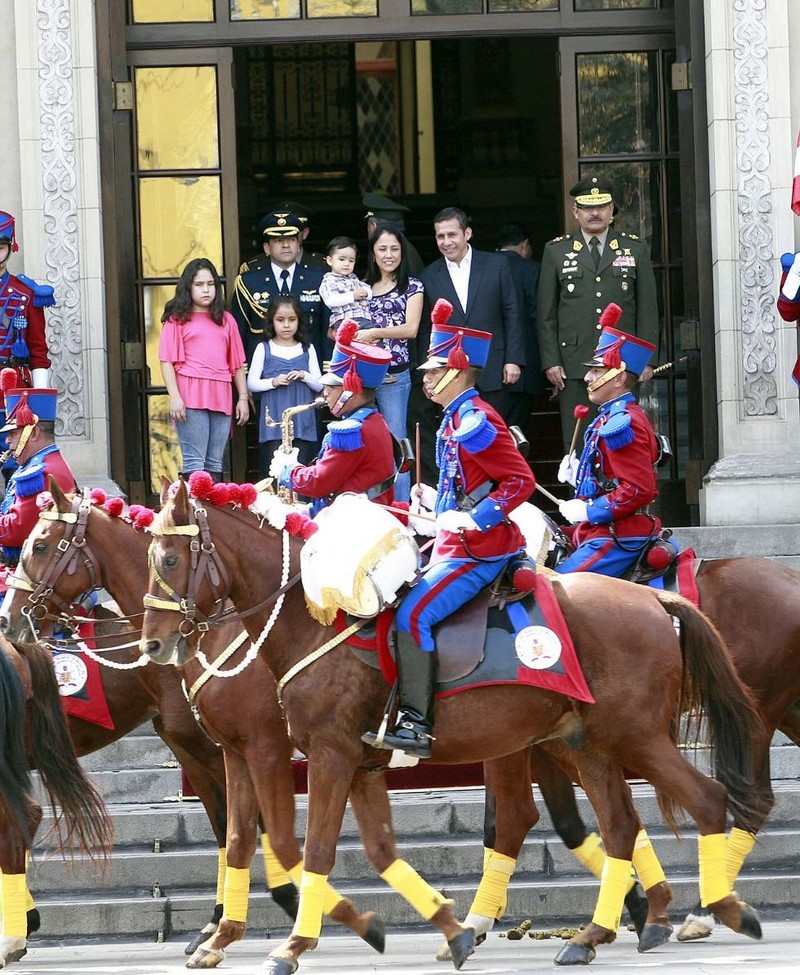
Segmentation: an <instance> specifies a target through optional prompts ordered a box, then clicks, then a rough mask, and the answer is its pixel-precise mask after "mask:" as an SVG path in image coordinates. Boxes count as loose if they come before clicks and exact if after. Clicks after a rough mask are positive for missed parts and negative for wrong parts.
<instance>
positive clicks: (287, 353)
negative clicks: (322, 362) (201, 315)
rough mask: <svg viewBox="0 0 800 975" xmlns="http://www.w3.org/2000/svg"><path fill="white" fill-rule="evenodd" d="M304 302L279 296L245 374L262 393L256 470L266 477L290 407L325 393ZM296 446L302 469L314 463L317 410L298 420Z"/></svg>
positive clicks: (250, 384)
mask: <svg viewBox="0 0 800 975" xmlns="http://www.w3.org/2000/svg"><path fill="white" fill-rule="evenodd" d="M302 319H303V311H302V308H301V306H300V300H299V299H298V298H297V297H296V296H295V295H277V296H276V297H275V298H273V300H272V301H271V302H270V305H269V307H268V308H267V313H266V318H265V321H264V336H265V338H264V341H263V342H259V344H258V345H257V346H256V349H255V352H254V353H253V361H252V363H251V365H250V370H249V372H248V374H247V388H248V389H249V390H250V392H251V393H255V394H260V396H261V404H260V406H259V409H258V441H259V445H260V446H259V453H258V469H259V471H260V473H261V475H262V477H266V476H267V472H268V471H269V465H270V461H271V460H272V455H273V454H274V453H275V450H276V449H277V448H278V447H279V446H280V442H281V425H280V424H281V417H282V416H283V411H284V410H287V409H289V407H290V406H302V405H303V404H306V403H311V402H312V401H313V400H314V396H315V394H316V393H318V392H319V391H320V390H321V389H322V383H321V382H320V376H321V371H320V366H319V359H318V358H317V353H316V350H315V349H314V346H313V345H310V344H309V341H308V337H307V336H306V334H305V331H304V328H303V324H302ZM292 446H293V447H297V448H299V450H300V454H299V460H300V463H301V464H310V463H311V462H312V461H313V460H314V457H315V455H316V452H317V415H316V412H315V411H314V410H308V411H307V412H305V413H298V414H297V415H296V416H295V417H294V438H293V440H292Z"/></svg>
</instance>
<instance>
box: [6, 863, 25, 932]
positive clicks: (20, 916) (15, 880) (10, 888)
mask: <svg viewBox="0 0 800 975" xmlns="http://www.w3.org/2000/svg"><path fill="white" fill-rule="evenodd" d="M0 880H1V881H2V891H3V935H4V936H5V937H7V938H25V937H27V935H28V919H27V916H26V913H27V912H26V908H25V891H26V885H25V874H24V873H4V874H3V876H2V878H0Z"/></svg>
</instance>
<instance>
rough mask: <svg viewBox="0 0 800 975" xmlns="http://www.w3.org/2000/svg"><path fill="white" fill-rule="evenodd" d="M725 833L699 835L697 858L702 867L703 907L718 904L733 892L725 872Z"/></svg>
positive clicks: (701, 896)
mask: <svg viewBox="0 0 800 975" xmlns="http://www.w3.org/2000/svg"><path fill="white" fill-rule="evenodd" d="M725 847H726V839H725V834H724V833H710V834H709V835H708V836H698V837H697V859H698V863H699V868H700V903H701V904H702V905H703V907H708V905H709V904H716V902H717V901H721V900H722V899H723V898H724V897H727V896H728V894H729V893H730V892H731V886H730V884H729V883H728V877H727V875H726V873H725V859H726V856H725Z"/></svg>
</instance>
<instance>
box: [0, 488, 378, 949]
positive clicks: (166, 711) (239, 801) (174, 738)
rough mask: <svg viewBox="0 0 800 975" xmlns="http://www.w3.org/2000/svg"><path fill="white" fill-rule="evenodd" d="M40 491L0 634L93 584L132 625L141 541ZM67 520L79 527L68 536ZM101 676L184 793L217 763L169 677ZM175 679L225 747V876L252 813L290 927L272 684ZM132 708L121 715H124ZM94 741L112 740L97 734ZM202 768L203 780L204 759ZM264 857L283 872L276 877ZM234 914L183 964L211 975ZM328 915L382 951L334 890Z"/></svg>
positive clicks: (219, 641)
mask: <svg viewBox="0 0 800 975" xmlns="http://www.w3.org/2000/svg"><path fill="white" fill-rule="evenodd" d="M51 492H52V496H53V509H52V510H51V511H49V512H45V513H44V514H43V515H42V517H41V518H40V519H39V521H38V523H37V525H36V527H35V528H34V530H33V532H32V533H31V535H30V538H29V539H28V544H26V546H25V548H24V549H23V552H22V555H21V559H20V567H19V570H18V572H17V576H16V577H15V579H14V581H13V583H12V585H13V586H14V587H15V588H14V590H13V592H14V595H13V596H12V597H11V598H10V599H9V600H8V601H7V602H6V604H5V605H4V607H3V616H2V617H0V626H2V628H3V629H4V630H5V631H6V632H8V633H9V634H10V635H12V636H13V637H14V638H17V637H18V636H19V635H20V634H25V632H26V630H29V626H28V624H26V620H27V619H30V618H32V617H33V618H35V619H36V620H37V621H38V623H37V624H35V625H41V623H42V621H43V620H44V619H48V618H52V617H53V616H54V615H55V614H57V613H58V611H59V608H61V609H62V610H63V608H65V607H68V606H69V605H70V604H71V603H72V601H73V600H74V599H75V598H76V597H77V596H78V595H79V594H80V593H83V592H85V591H86V590H87V589H88V588H90V587H92V586H103V587H104V588H105V589H106V590H107V591H108V592H109V593H110V594H111V595H112V596H113V597H114V599H116V600H117V602H118V604H119V606H120V608H121V609H122V611H123V612H124V613H126V614H127V616H128V618H136V617H138V615H140V614H141V607H142V597H143V596H144V594H145V592H146V591H147V550H148V547H149V544H150V538H149V536H148V535H146V534H142V533H141V532H139V531H136V530H135V529H134V527H133V525H132V524H131V523H130V521H128V520H126V519H124V518H119V517H113V516H112V515H110V514H108V513H107V512H106V511H104V510H103V509H102V508H100V507H98V506H95V505H92V504H91V503H90V502H89V500H88V499H84V498H82V497H80V496H75V497H70V496H66V495H64V494H63V493H62V492H61V491H60V490H59V488H58V485H56V484H51ZM81 515H83V516H84V517H83V518H81V517H80V516H81ZM78 523H81V524H82V528H81V531H80V534H77V535H76V530H75V529H76V524H78ZM76 542H77V543H78V546H77V548H76V547H75V543H76ZM78 550H80V553H81V557H80V560H79V564H78V565H76V566H75V568H74V571H72V572H71V573H68V572H61V573H58V574H54V573H53V572H51V571H50V568H51V566H52V565H53V564H54V561H55V560H57V559H59V558H63V557H64V553H70V552H75V551H78ZM43 579H46V580H48V584H47V586H45V587H43V588H42V587H40V585H39V583H40V581H41V580H43ZM240 634H242V629H241V626H239V625H235V624H229V625H227V626H223V627H220V628H219V629H217V630H215V631H214V632H213V633H211V634H209V636H208V638H207V639H206V640H205V642H204V644H203V648H204V650H205V652H206V653H207V654H208V656H209V657H210V658H211V660H212V662H213V661H214V660H216V658H217V657H218V656H219V655H221V654H222V653H224V652H225V650H226V649H227V648H228V647H229V646H230V645H232V643H233V642H234V641H235V639H236V637H238V636H239V635H240ZM239 642H242V641H239ZM244 643H245V646H244V647H241V648H239V649H237V650H236V651H235V652H234V653H233V654H232V655H231V656H230V657H229V659H227V661H226V664H225V666H226V667H227V668H228V669H232V668H233V667H234V666H235V665H236V664H237V663H238V662H239V661H240V660H241V659H242V657H243V656H244V653H245V650H246V646H247V643H248V641H244ZM129 654H130V652H129V651H119V653H117V654H113V655H112V656H113V658H114V659H117V660H119V659H123V658H124V659H128V657H129ZM103 673H104V674H106V673H107V668H103ZM109 673H110V675H112V676H111V682H112V683H111V686H112V687H113V688H114V689H115V691H116V692H117V695H116V696H117V697H118V698H120V699H121V697H122V694H123V691H124V688H125V686H128V687H129V688H130V696H131V697H132V698H133V699H134V700H135V701H136V700H142V702H144V700H146V698H145V697H144V695H142V693H141V688H142V687H144V689H145V691H147V692H150V693H151V694H152V695H153V697H152V699H151V701H150V705H149V706H150V708H153V707H154V706H157V705H161V706H162V707H161V712H160V717H161V719H162V729H161V730H163V727H164V726H166V729H167V730H168V732H169V735H170V737H169V739H166V738H165V740H167V741H168V743H169V744H170V747H173V744H175V743H177V744H178V745H179V746H180V748H179V750H178V751H176V749H175V748H174V747H173V751H175V753H176V755H178V757H179V759H180V760H181V762H182V764H183V755H184V754H188V753H189V752H190V751H191V756H192V759H193V764H192V765H190V766H189V774H190V778H191V780H192V784H194V782H195V774H196V773H195V766H196V765H197V764H198V763H202V762H203V761H204V760H205V758H204V756H205V755H206V754H208V755H210V756H211V758H212V759H213V760H214V761H216V760H217V758H218V756H221V755H222V754H223V753H222V752H221V750H220V749H219V748H217V746H216V745H214V744H213V743H212V741H211V740H210V739H209V737H208V736H207V735H206V734H205V733H204V732H203V731H202V730H201V728H200V726H199V725H198V722H197V721H196V720H195V717H194V716H193V714H192V712H191V710H190V707H189V705H188V703H187V701H186V697H185V695H184V692H183V688H182V686H181V684H182V678H181V675H180V674H179V672H178V671H176V670H174V669H173V668H171V667H168V668H164V667H144V668H137V669H136V670H133V671H126V672H123V671H117V670H112V671H110V672H109ZM183 677H184V679H185V683H186V686H187V687H188V688H190V689H192V688H196V689H195V690H190V695H191V697H192V698H193V701H194V704H195V706H196V708H197V710H198V711H199V716H200V718H201V719H202V722H203V727H204V728H205V729H206V730H207V731H208V733H209V734H210V735H212V736H213V738H214V739H215V740H217V741H219V742H220V743H221V744H222V745H223V748H224V772H221V773H220V774H221V777H222V781H223V785H224V783H225V782H226V780H227V791H228V801H227V810H228V826H227V836H228V845H227V851H226V856H225V860H226V863H227V866H228V867H229V868H231V869H233V870H240V871H247V870H249V867H250V862H251V860H252V857H253V853H254V850H255V845H256V825H257V822H258V816H259V812H260V813H261V815H262V818H263V820H264V822H265V823H266V825H267V831H266V832H265V836H266V835H268V836H269V841H270V845H271V849H270V850H269V852H268V855H267V857H266V860H267V869H268V873H272V874H273V876H274V875H275V874H276V873H277V874H278V875H279V876H281V875H282V877H283V880H284V882H283V883H281V884H280V886H272V888H271V893H272V896H273V898H274V899H275V900H276V902H278V903H279V904H280V906H282V907H283V908H284V909H285V910H286V911H287V913H289V914H290V915H291V916H292V918H294V915H295V913H296V898H297V891H296V888H295V886H294V884H293V883H292V881H291V880H290V878H289V876H288V875H287V873H286V871H291V872H292V873H296V875H297V877H298V880H299V872H300V866H301V864H302V857H301V853H300V847H299V845H298V842H297V839H296V837H295V834H294V817H295V808H294V777H293V773H292V767H291V756H292V745H291V742H290V741H289V738H288V736H287V734H286V726H285V723H284V719H283V714H282V712H281V709H280V707H279V705H278V700H277V696H276V694H275V681H274V679H273V677H272V675H271V674H270V672H269V670H268V669H267V667H266V665H265V664H264V663H263V661H262V660H260V659H259V658H255V659H254V660H253V661H252V663H251V664H250V666H249V667H248V668H247V670H246V672H243V673H241V675H240V676H238V677H235V678H232V679H221V678H215V677H213V676H211V674H210V673H208V672H205V669H204V668H203V666H202V665H201V664H200V663H199V661H193V662H191V663H190V664H189V665H188V666H187V667H186V668H185V670H184V672H183ZM156 695H157V696H156ZM140 707H141V705H140ZM131 711H132V708H130V709H129V713H130V712H131ZM145 716H146V715H145ZM84 723H85V722H81V724H84ZM103 730H104V729H98V731H100V732H102V731H103ZM159 733H161V732H159ZM105 734H107V735H111V734H113V733H112V732H108V731H106V732H105ZM162 737H164V736H163V735H162ZM209 765H210V766H211V769H210V772H211V773H213V771H214V766H213V765H212V764H211V761H209ZM201 771H202V776H199V775H198V779H200V781H203V780H204V779H205V780H207V779H208V778H209V775H210V772H209V771H206V770H201ZM220 806H221V808H220V812H221V813H222V814H224V810H225V804H224V802H221V803H220ZM212 822H213V821H212ZM223 842H224V840H223ZM273 854H274V857H275V858H277V861H278V863H279V864H280V865H282V869H278V870H276V869H275V866H274V857H273ZM241 906H242V908H243V909H244V911H245V913H244V914H243V916H240V915H236V916H235V917H228V916H225V915H224V914H223V912H222V905H221V904H220V905H219V912H218V916H216V918H215V920H216V922H217V923H216V924H215V926H214V927H215V930H213V931H211V930H205V931H204V932H203V933H202V936H201V938H200V942H202V944H200V942H198V943H197V944H194V945H193V951H194V953H193V957H192V958H191V959H190V961H189V962H188V963H187V967H190V968H211V967H214V966H215V965H217V964H219V962H220V961H221V960H222V959H223V958H224V953H225V949H226V948H227V947H228V946H229V945H230V944H231V943H232V942H234V941H236V940H239V939H240V938H241V937H242V936H243V935H244V931H245V922H246V906H247V905H246V901H245V902H244V904H243V905H241ZM329 913H330V916H331V918H332V919H333V920H335V921H337V922H338V923H340V924H343V925H345V926H346V927H348V928H350V929H351V930H352V931H354V932H355V933H356V934H358V935H359V937H362V938H363V939H364V940H365V941H366V942H367V943H368V944H370V945H371V946H372V947H374V948H375V949H376V950H378V951H382V950H383V946H384V927H383V923H382V921H380V919H379V918H378V917H377V916H376V915H375V914H374V913H372V912H366V913H364V914H359V913H358V912H357V911H356V909H355V907H354V906H353V904H352V903H351V902H350V901H349V900H348V899H347V898H344V897H341V896H339V895H336V894H335V893H334V894H333V895H332V899H331V902H330V910H329ZM187 953H189V952H187Z"/></svg>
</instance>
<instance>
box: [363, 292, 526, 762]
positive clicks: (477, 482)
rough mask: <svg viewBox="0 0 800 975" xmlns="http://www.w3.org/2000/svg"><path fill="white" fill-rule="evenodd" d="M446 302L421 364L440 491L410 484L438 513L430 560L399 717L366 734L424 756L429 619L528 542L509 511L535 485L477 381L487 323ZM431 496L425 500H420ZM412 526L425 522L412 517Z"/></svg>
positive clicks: (431, 660)
mask: <svg viewBox="0 0 800 975" xmlns="http://www.w3.org/2000/svg"><path fill="white" fill-rule="evenodd" d="M451 310H452V306H450V305H449V303H448V302H446V301H443V300H440V301H439V302H437V303H436V306H435V307H434V310H433V313H432V315H431V318H432V328H431V338H430V346H429V349H428V359H427V361H426V362H424V363H423V364H422V365H421V366H420V367H419V368H420V370H422V371H423V373H424V376H423V388H424V391H425V394H426V396H428V397H429V399H432V400H433V401H434V402H436V403H438V404H439V405H440V406H442V407H443V408H444V414H443V416H442V422H441V425H440V427H439V431H438V433H437V435H436V463H437V467H438V469H439V483H438V487H437V489H436V491H435V492H434V491H433V489H432V488H430V487H428V486H425V485H420V486H419V487H420V488H421V490H418V488H416V487H415V488H412V498H415V499H416V500H415V501H412V507H411V510H412V513H413V512H414V510H415V508H416V511H417V513H422V505H424V506H425V507H427V508H429V509H431V510H432V512H433V514H434V515H435V518H436V520H435V534H436V542H435V544H434V548H433V554H432V556H431V559H430V562H429V563H428V565H427V567H426V568H425V569H424V571H423V573H422V575H421V577H420V579H419V581H418V582H417V583H416V584H415V585H414V586H413V587H412V588H411V590H410V592H409V593H408V595H407V596H406V597H405V598H404V599H403V601H402V603H401V604H400V607H399V609H398V611H397V647H396V651H397V653H396V656H397V669H398V680H399V695H400V707H399V712H398V718H397V723H396V725H395V727H394V728H393V729H392V730H391V731H387V732H386V733H385V734H384V735H383V736H382V737H380V738H379V736H378V735H377V734H376V733H374V732H368V733H367V734H365V735H364V736H363V740H364V741H366V742H367V744H369V745H374V746H376V747H380V748H396V749H399V750H400V751H403V752H405V753H406V754H408V755H412V756H415V757H417V758H429V757H430V754H431V740H432V737H433V736H432V731H433V704H434V692H435V687H436V653H435V650H436V646H435V642H434V637H433V627H434V626H435V625H436V624H437V623H438V622H440V621H441V620H443V619H444V618H445V617H447V616H449V615H450V614H451V613H453V612H455V611H456V610H457V609H459V608H460V607H461V606H463V605H464V604H465V603H466V602H467V601H468V600H470V599H471V598H472V597H473V596H475V595H476V594H477V593H479V592H480V591H481V590H482V589H484V588H485V587H487V586H489V585H491V583H492V582H494V581H495V579H497V577H498V576H499V575H500V573H501V572H502V571H503V569H504V568H505V567H506V565H507V564H508V563H509V562H510V561H511V559H513V558H514V557H515V556H517V555H520V554H521V553H522V551H523V548H524V544H525V543H524V538H523V536H522V533H521V531H520V529H519V528H518V527H517V525H516V524H514V522H512V521H510V520H509V518H508V515H509V513H510V512H511V511H513V510H514V508H516V507H517V506H518V505H520V504H522V503H523V502H524V501H527V500H528V498H529V497H530V495H531V493H532V492H533V490H534V488H535V484H536V482H535V480H534V477H533V474H532V473H531V470H530V468H529V467H528V464H527V463H526V461H525V459H524V458H523V456H522V454H521V453H520V452H519V450H518V449H517V444H516V441H515V440H514V438H513V437H512V435H511V433H510V432H509V430H508V427H507V426H506V424H505V422H504V421H503V419H502V417H501V416H500V415H499V413H497V412H496V411H495V410H494V409H493V408H492V407H491V406H490V405H489V404H488V403H486V402H485V401H484V400H482V399H481V398H480V396H479V394H478V391H477V389H476V388H475V383H476V382H477V379H478V376H479V375H480V370H481V368H482V367H483V365H484V364H485V362H486V360H487V357H488V355H489V346H490V344H491V341H492V335H491V333H490V332H483V331H479V330H477V329H472V328H464V327H461V326H456V325H449V324H447V319H448V318H449V314H450V311H451ZM426 502H427V503H426ZM412 523H414V526H415V528H417V529H418V530H419V529H423V530H424V528H425V525H426V522H423V521H422V519H418V520H417V521H416V523H415V522H414V519H413V518H412Z"/></svg>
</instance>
